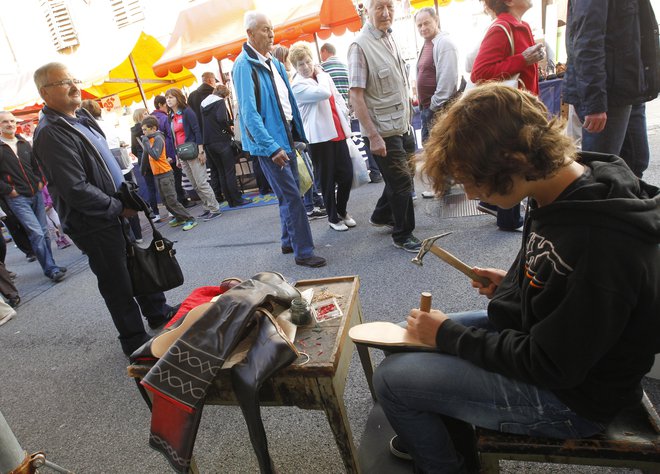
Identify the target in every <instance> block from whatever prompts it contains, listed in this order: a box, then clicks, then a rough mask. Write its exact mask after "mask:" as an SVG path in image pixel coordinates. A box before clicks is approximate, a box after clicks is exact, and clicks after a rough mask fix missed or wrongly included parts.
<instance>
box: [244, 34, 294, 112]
mask: <svg viewBox="0 0 660 474" xmlns="http://www.w3.org/2000/svg"><path fill="white" fill-rule="evenodd" d="M247 45H248V46H249V47H250V48H252V51H254V52H255V53H257V58H259V62H260V63H261V64H263V65H264V66H266V67H267V68H270V71H271V72H272V73H273V77H274V78H275V88H276V89H277V95H278V97H279V98H280V104H282V111H283V112H284V118H285V119H286V120H287V122H289V121H291V120H292V119H293V109H292V108H291V101H290V100H289V88H288V87H287V86H286V82H284V79H282V76H280V72H279V71H278V70H277V69H276V68H275V66H273V56H272V55H271V54H270V53H268V56H264V55H263V54H261V53H260V52H259V51H257V50H256V49H254V48H253V47H252V45H251V44H250V43H248V44H247ZM269 59H270V61H268V62H266V61H267V60H269Z"/></svg>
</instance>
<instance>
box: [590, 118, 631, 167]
mask: <svg viewBox="0 0 660 474" xmlns="http://www.w3.org/2000/svg"><path fill="white" fill-rule="evenodd" d="M631 109H632V107H631V106H630V105H623V106H620V107H608V109H607V122H605V128H604V129H603V131H601V132H599V133H590V132H587V131H586V130H585V129H584V128H583V129H582V150H584V151H596V152H599V153H610V154H612V155H617V156H618V155H619V153H621V146H622V145H623V140H624V138H625V136H626V130H627V129H628V121H629V120H630V111H631ZM580 120H582V121H583V122H584V117H580Z"/></svg>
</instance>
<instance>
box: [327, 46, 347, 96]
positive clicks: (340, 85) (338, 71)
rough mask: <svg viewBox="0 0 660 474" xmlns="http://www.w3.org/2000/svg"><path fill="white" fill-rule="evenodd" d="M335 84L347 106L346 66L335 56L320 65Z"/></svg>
mask: <svg viewBox="0 0 660 474" xmlns="http://www.w3.org/2000/svg"><path fill="white" fill-rule="evenodd" d="M321 67H322V68H323V70H324V71H325V72H327V73H328V74H329V75H330V77H331V78H332V81H333V82H334V83H335V86H336V87H337V90H338V91H339V93H340V94H341V95H342V97H343V98H344V101H345V102H346V104H348V66H346V64H344V63H342V62H341V61H340V60H339V58H338V57H337V56H331V57H329V58H328V60H327V61H324V62H323V63H322V64H321Z"/></svg>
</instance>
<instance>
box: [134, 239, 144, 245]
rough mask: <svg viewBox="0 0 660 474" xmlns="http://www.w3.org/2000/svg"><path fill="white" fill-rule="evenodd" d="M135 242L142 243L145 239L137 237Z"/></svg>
mask: <svg viewBox="0 0 660 474" xmlns="http://www.w3.org/2000/svg"><path fill="white" fill-rule="evenodd" d="M135 242H136V243H138V244H141V243H142V242H144V239H135Z"/></svg>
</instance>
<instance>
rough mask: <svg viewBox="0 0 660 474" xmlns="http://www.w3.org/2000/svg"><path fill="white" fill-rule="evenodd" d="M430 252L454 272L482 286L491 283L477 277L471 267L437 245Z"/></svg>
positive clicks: (486, 279)
mask: <svg viewBox="0 0 660 474" xmlns="http://www.w3.org/2000/svg"><path fill="white" fill-rule="evenodd" d="M431 252H433V253H434V254H435V255H437V256H438V257H439V258H440V259H441V260H443V261H445V262H447V263H448V264H449V265H451V266H452V267H454V268H455V269H456V270H458V271H459V272H461V273H463V274H464V275H466V276H468V277H470V278H471V279H473V280H474V281H478V282H479V283H481V284H482V285H484V286H488V285H490V283H491V281H490V280H489V279H488V278H486V277H482V276H479V275H477V274H476V273H474V270H472V267H470V266H468V265H467V264H466V263H464V262H462V261H460V260H459V259H458V258H456V257H454V256H453V255H452V254H450V253H449V252H447V251H446V250H444V249H441V248H440V247H438V246H437V245H434V246H433V247H431Z"/></svg>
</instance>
